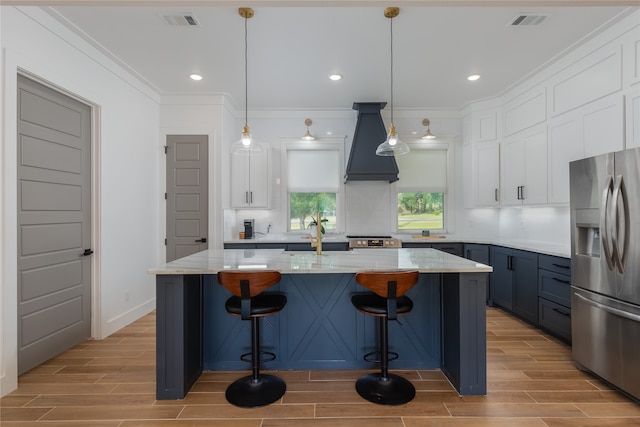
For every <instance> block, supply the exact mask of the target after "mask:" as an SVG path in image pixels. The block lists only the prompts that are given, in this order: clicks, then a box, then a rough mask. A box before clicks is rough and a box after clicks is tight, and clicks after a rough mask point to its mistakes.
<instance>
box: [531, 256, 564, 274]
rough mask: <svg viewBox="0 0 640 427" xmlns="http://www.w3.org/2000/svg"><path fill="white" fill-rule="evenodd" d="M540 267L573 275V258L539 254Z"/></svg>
mask: <svg viewBox="0 0 640 427" xmlns="http://www.w3.org/2000/svg"><path fill="white" fill-rule="evenodd" d="M538 267H539V268H542V269H545V270H549V271H555V272H556V273H560V274H566V275H567V276H571V259H569V258H560V257H557V256H551V255H538Z"/></svg>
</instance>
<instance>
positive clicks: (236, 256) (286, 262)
mask: <svg viewBox="0 0 640 427" xmlns="http://www.w3.org/2000/svg"><path fill="white" fill-rule="evenodd" d="M236 269H246V270H260V269H269V270H277V271H280V272H281V273H283V274H304V273H355V272H358V271H365V270H378V271H394V270H418V271H420V272H422V273H490V272H491V271H493V269H492V268H491V267H490V266H488V265H484V264H480V263H477V262H475V261H471V260H467V259H464V258H460V257H457V256H455V255H451V254H448V253H445V252H442V251H438V250H435V249H375V250H372V249H354V250H351V251H335V252H331V251H327V252H323V253H322V255H317V254H316V253H315V252H306V251H305V252H287V251H284V250H282V249H208V250H205V251H202V252H198V253H197V254H194V255H190V256H188V257H185V258H181V259H178V260H175V261H172V262H170V263H167V264H164V265H161V266H158V267H156V268H152V269H150V270H149V273H150V274H155V275H158V274H215V273H217V272H218V271H221V270H236Z"/></svg>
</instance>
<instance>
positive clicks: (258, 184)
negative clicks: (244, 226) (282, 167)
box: [231, 144, 269, 209]
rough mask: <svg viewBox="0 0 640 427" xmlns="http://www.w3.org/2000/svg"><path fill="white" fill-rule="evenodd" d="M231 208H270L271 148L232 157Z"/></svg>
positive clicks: (266, 147) (265, 147)
mask: <svg viewBox="0 0 640 427" xmlns="http://www.w3.org/2000/svg"><path fill="white" fill-rule="evenodd" d="M231 207H233V208H262V209H265V208H268V207H269V146H268V145H266V144H264V145H262V152H248V153H246V154H245V153H243V154H235V155H234V154H232V155H231Z"/></svg>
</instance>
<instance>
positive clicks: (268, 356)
mask: <svg viewBox="0 0 640 427" xmlns="http://www.w3.org/2000/svg"><path fill="white" fill-rule="evenodd" d="M262 356H265V357H262ZM275 359H276V354H275V353H272V352H270V351H261V352H260V360H259V361H258V362H259V363H266V362H271V361H272V360H275ZM240 360H242V361H243V362H248V363H252V362H253V360H252V357H251V353H245V354H243V355H242V356H240Z"/></svg>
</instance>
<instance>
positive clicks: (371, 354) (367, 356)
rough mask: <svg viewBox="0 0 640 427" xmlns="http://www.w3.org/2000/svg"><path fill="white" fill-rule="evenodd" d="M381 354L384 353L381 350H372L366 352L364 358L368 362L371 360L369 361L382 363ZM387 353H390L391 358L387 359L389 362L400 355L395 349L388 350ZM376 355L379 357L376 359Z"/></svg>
mask: <svg viewBox="0 0 640 427" xmlns="http://www.w3.org/2000/svg"><path fill="white" fill-rule="evenodd" d="M381 354H382V353H381V352H380V351H371V352H369V353H367V354H365V355H364V357H363V359H364V360H365V361H366V362H369V363H380V362H381V360H380V355H381ZM387 354H388V355H389V359H387V360H388V361H389V362H391V361H392V360H396V359H397V358H398V357H399V356H398V353H396V352H395V351H389V352H387ZM374 356H377V357H378V359H374V358H373V357H374Z"/></svg>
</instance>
